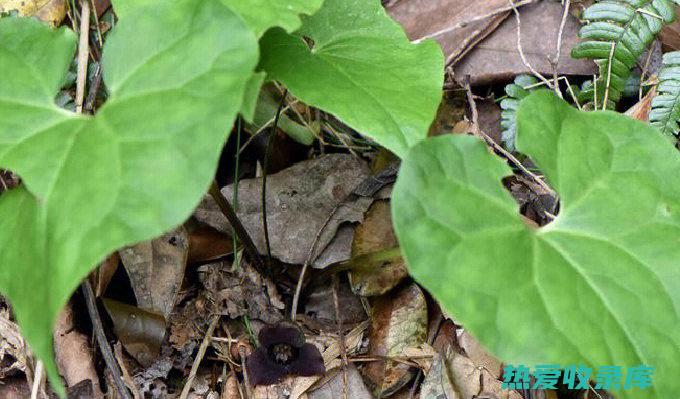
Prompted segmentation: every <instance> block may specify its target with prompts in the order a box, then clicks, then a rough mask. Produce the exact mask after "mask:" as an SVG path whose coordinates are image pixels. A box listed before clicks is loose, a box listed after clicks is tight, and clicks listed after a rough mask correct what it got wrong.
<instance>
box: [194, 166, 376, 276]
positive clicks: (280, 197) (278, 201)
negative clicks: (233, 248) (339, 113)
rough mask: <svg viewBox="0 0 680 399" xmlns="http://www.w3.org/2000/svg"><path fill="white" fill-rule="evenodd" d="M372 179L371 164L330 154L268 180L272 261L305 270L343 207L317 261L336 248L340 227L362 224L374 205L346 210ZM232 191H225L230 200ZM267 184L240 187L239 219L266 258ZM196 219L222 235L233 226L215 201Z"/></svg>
mask: <svg viewBox="0 0 680 399" xmlns="http://www.w3.org/2000/svg"><path fill="white" fill-rule="evenodd" d="M368 176H369V170H368V167H367V166H366V164H365V163H364V162H363V161H361V160H359V159H357V158H356V157H354V156H352V155H349V154H329V155H325V156H322V157H320V158H317V159H312V160H309V161H304V162H300V163H298V164H295V165H293V166H291V167H290V168H287V169H284V170H283V171H281V172H279V173H276V174H273V175H271V176H269V177H267V222H268V225H269V239H270V244H271V251H272V256H274V257H275V258H277V259H279V260H281V261H283V262H286V263H293V264H303V263H304V262H305V260H306V259H307V254H308V252H309V248H310V247H311V246H312V244H313V243H314V241H315V239H316V237H317V235H318V234H319V230H321V228H322V227H323V226H324V224H325V223H326V220H327V219H328V217H329V216H330V215H331V212H332V211H333V209H334V208H335V207H337V206H340V204H342V206H340V207H339V208H338V210H337V211H336V213H335V215H334V217H333V218H332V219H331V220H330V222H329V223H328V224H327V225H326V227H325V228H324V229H323V231H322V232H321V235H320V238H319V242H318V245H317V247H316V252H315V254H314V255H315V256H314V258H316V257H317V256H318V255H319V254H320V253H321V252H322V251H323V250H324V249H325V248H326V246H327V245H328V244H329V243H330V242H331V240H332V239H333V237H334V236H335V233H336V231H337V229H338V226H339V225H340V224H342V223H344V222H360V221H361V220H363V214H364V212H365V211H366V209H367V208H368V206H369V205H370V204H371V202H372V199H370V198H364V197H361V198H359V199H357V200H355V201H352V202H350V203H347V204H344V203H343V201H344V200H345V199H346V197H347V196H348V195H349V194H350V193H352V191H353V190H354V188H355V187H356V186H357V185H358V184H359V183H361V182H362V181H363V180H364V179H366V178H367V177H368ZM232 190H233V187H232V186H231V185H230V186H227V187H224V188H223V189H222V194H224V195H225V198H227V199H230V198H231V196H232ZM261 192H262V179H247V180H242V181H240V182H239V185H238V197H239V204H238V209H237V215H238V217H239V218H240V219H241V222H242V223H243V226H244V227H245V228H246V230H247V231H248V233H249V234H250V236H251V237H252V239H253V241H254V243H255V245H256V246H257V249H258V250H259V251H260V253H262V254H266V253H267V247H266V244H265V237H264V229H263V227H262V207H261ZM195 217H196V219H198V220H199V221H201V222H204V223H206V224H208V225H210V226H212V227H214V228H216V229H218V230H220V231H223V232H225V233H229V232H230V231H231V226H230V225H229V223H228V222H227V219H226V218H225V217H224V215H222V213H221V212H220V210H219V208H218V206H217V204H215V202H214V201H213V199H212V198H210V197H206V198H205V199H204V201H203V202H202V203H201V205H199V207H198V209H197V210H196V212H195Z"/></svg>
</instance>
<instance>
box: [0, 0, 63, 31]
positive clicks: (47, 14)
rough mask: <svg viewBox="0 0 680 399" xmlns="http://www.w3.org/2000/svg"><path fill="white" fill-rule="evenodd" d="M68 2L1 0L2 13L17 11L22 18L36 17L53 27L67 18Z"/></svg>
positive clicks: (52, 0) (59, 0)
mask: <svg viewBox="0 0 680 399" xmlns="http://www.w3.org/2000/svg"><path fill="white" fill-rule="evenodd" d="M66 8H67V5H66V0H0V13H4V12H11V11H14V10H16V11H17V12H18V13H19V15H20V16H29V17H32V16H35V17H37V18H38V19H40V20H41V21H45V22H47V23H49V24H50V25H52V26H59V24H60V23H61V21H63V20H64V17H66Z"/></svg>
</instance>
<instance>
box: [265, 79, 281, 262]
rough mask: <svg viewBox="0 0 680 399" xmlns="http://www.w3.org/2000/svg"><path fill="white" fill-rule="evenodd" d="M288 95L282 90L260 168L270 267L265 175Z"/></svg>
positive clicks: (270, 252) (268, 253) (268, 256)
mask: <svg viewBox="0 0 680 399" xmlns="http://www.w3.org/2000/svg"><path fill="white" fill-rule="evenodd" d="M287 95H288V89H284V91H283V94H282V95H281V101H280V102H279V107H278V108H277V110H276V116H275V117H274V124H273V125H272V127H271V130H270V133H269V139H268V140H267V149H266V150H265V153H264V165H263V167H262V193H261V199H262V229H263V230H264V242H265V244H266V245H267V263H268V265H269V266H271V263H272V249H271V245H270V242H269V225H268V223H267V174H268V173H269V158H270V156H271V151H272V147H273V146H274V139H275V138H276V129H278V126H279V119H280V118H281V110H283V104H285V102H286V96H287Z"/></svg>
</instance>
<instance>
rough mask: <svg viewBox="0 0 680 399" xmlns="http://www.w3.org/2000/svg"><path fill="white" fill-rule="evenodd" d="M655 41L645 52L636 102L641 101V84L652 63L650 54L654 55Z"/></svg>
mask: <svg viewBox="0 0 680 399" xmlns="http://www.w3.org/2000/svg"><path fill="white" fill-rule="evenodd" d="M655 44H656V41H655V42H653V43H652V45H651V46H649V49H648V50H647V58H646V59H645V64H644V65H643V66H642V72H641V73H640V87H638V101H641V100H642V87H643V85H642V82H644V81H645V79H646V78H647V73H648V72H649V64H650V63H651V62H652V54H654V46H655Z"/></svg>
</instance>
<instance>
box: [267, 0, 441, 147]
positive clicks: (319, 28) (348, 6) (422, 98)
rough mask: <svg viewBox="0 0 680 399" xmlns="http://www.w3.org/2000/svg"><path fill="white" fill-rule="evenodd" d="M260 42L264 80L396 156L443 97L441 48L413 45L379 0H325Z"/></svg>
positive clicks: (423, 130) (422, 133) (419, 133)
mask: <svg viewBox="0 0 680 399" xmlns="http://www.w3.org/2000/svg"><path fill="white" fill-rule="evenodd" d="M303 38H309V39H310V41H312V42H313V44H312V45H311V49H310V47H309V46H308V44H307V43H306V42H305V40H304V39H303ZM260 44H261V46H262V60H261V64H260V65H261V67H262V68H263V69H264V70H265V71H266V72H267V73H268V75H269V78H271V79H274V80H279V81H281V82H283V83H284V84H285V85H286V86H287V87H288V89H289V90H290V91H291V93H293V94H294V95H295V96H296V97H298V98H300V99H301V100H302V101H304V102H306V103H308V104H311V105H314V106H317V107H319V108H321V109H323V110H325V111H328V112H330V113H332V114H335V115H336V116H337V117H339V118H340V119H342V120H343V121H344V122H345V123H347V124H348V125H350V126H351V127H353V128H354V129H356V130H358V131H359V132H361V133H364V134H366V135H367V136H369V137H372V138H373V139H375V140H376V141H377V142H378V143H380V144H382V145H383V146H385V147H386V148H388V149H389V150H391V151H393V152H394V153H395V154H397V155H399V156H403V155H405V154H406V150H407V149H408V148H409V147H410V146H412V145H414V144H415V143H417V142H418V141H420V140H422V139H424V138H425V137H426V136H427V130H428V128H429V126H430V123H432V120H433V119H434V115H435V113H436V111H437V106H438V105H439V102H440V100H441V88H442V84H443V79H444V77H443V73H442V70H443V66H444V59H443V55H442V52H441V49H440V48H439V46H438V45H437V44H436V43H435V42H431V41H427V42H424V43H421V44H418V45H415V44H411V43H410V42H409V40H408V38H407V37H406V35H405V34H404V32H403V30H402V29H401V27H400V26H399V25H398V24H397V23H396V22H394V21H393V20H392V19H390V17H389V16H387V14H386V13H385V10H384V9H383V8H382V5H381V3H380V1H379V0H326V1H325V2H324V5H323V7H321V10H319V11H318V12H317V13H316V14H314V15H313V16H312V17H309V18H305V19H304V23H303V25H302V28H300V30H299V31H298V32H297V33H296V34H288V33H286V32H285V31H283V30H282V29H272V30H270V31H268V32H267V33H266V34H265V35H264V37H263V38H262V39H261V40H260Z"/></svg>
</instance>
